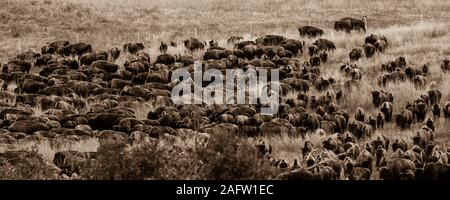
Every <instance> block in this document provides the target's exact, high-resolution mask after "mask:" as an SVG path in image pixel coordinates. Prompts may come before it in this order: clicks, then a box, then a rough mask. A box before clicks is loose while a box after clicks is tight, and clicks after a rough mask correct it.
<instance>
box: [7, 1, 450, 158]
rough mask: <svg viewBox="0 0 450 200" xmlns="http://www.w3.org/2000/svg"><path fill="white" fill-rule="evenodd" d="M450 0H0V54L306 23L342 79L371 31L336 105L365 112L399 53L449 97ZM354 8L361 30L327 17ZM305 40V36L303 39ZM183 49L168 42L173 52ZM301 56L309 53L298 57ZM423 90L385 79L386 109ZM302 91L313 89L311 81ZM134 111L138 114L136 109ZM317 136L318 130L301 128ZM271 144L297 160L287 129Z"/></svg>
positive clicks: (443, 129)
mask: <svg viewBox="0 0 450 200" xmlns="http://www.w3.org/2000/svg"><path fill="white" fill-rule="evenodd" d="M449 10H450V1H448V0H433V1H420V0H399V1H388V0H372V1H365V0H353V1H347V0H315V1H309V0H247V1H239V0H231V1H225V0H190V1H185V0H153V1H146V0H97V1H89V0H54V1H50V0H2V1H0V62H1V63H4V62H6V61H7V60H8V58H10V57H12V56H13V55H16V54H18V53H20V52H23V51H26V50H29V49H30V50H35V51H38V50H39V47H40V46H42V45H43V44H44V43H45V42H49V41H55V40H59V39H67V40H69V41H71V42H77V41H79V42H87V43H91V44H93V46H94V48H95V49H103V50H106V49H107V48H111V47H115V46H117V47H120V46H121V45H122V44H124V43H126V42H143V43H144V44H145V45H146V47H150V48H149V49H147V50H146V51H148V52H150V53H151V56H152V58H154V57H156V56H157V54H156V52H157V48H158V44H159V42H160V41H162V40H165V41H167V40H175V41H178V42H179V41H181V40H182V39H184V38H187V37H189V36H195V37H198V38H201V39H203V40H210V39H216V40H219V42H220V43H221V44H222V45H223V46H226V40H227V38H228V37H229V36H231V35H241V36H245V37H246V38H248V39H253V38H255V37H257V36H261V35H263V34H272V33H273V34H282V35H285V36H287V37H289V38H295V39H300V36H299V34H298V31H297V29H298V27H299V26H301V25H308V24H310V25H313V26H317V27H320V28H323V29H324V30H325V32H326V33H325V35H324V36H323V37H324V38H327V39H329V40H331V41H333V42H334V43H335V44H336V46H337V49H336V51H334V53H333V54H331V55H330V57H329V62H328V63H326V64H325V65H323V66H322V67H321V69H323V72H322V73H323V74H325V76H333V77H335V78H336V79H337V80H338V82H339V83H342V82H343V81H344V77H343V74H341V73H340V72H339V65H340V64H341V63H344V62H349V58H348V52H350V50H351V49H353V48H355V47H358V46H362V45H363V44H364V38H365V37H366V36H367V35H369V34H371V33H379V34H383V35H385V36H386V37H387V38H388V41H389V44H390V46H389V48H388V49H387V51H386V52H385V53H383V54H377V55H376V56H374V57H373V58H370V59H365V58H363V59H362V60H360V61H358V62H357V64H358V66H360V67H361V68H362V70H363V74H364V78H363V80H362V82H361V85H362V87H360V88H359V89H357V91H355V92H353V93H351V94H348V95H347V96H346V100H345V102H344V103H343V105H341V107H342V108H344V109H346V110H347V111H349V112H351V113H353V111H355V110H356V108H357V107H362V108H364V109H365V110H366V111H367V112H368V113H369V114H374V113H375V112H376V109H375V108H374V107H373V105H372V103H371V96H370V91H371V90H372V89H377V88H378V86H377V85H376V81H377V80H376V79H377V76H378V74H380V72H379V69H380V66H381V63H385V62H387V61H389V60H394V59H395V58H396V57H398V56H405V58H406V60H407V62H408V63H409V64H410V65H412V66H421V65H423V64H429V66H430V71H431V75H429V77H428V80H427V82H428V83H430V82H434V83H435V84H436V86H437V88H438V89H440V90H441V91H442V92H443V98H442V99H443V102H445V101H447V100H450V89H449V85H450V75H449V74H446V75H445V74H442V73H441V71H440V68H439V64H440V62H441V61H442V60H443V59H444V58H445V57H450V23H448V22H449V21H450V12H449ZM346 16H353V17H355V18H360V17H362V16H367V17H368V31H367V33H366V34H364V33H352V34H351V35H348V34H345V33H337V32H335V31H334V30H333V29H332V28H333V23H334V21H335V20H337V19H339V18H342V17H346ZM302 40H305V41H306V43H307V44H311V43H312V42H313V40H312V39H306V38H302ZM182 49H183V48H181V47H179V48H177V49H172V50H170V51H172V53H173V52H181V51H182ZM302 58H303V59H306V58H307V56H306V55H304V56H303V57H302ZM429 89H430V84H428V85H427V87H426V88H424V89H416V88H415V87H414V85H413V84H412V83H410V82H408V83H401V84H391V85H388V86H387V87H386V88H385V90H386V91H388V92H391V93H393V95H394V97H395V101H394V108H395V110H394V113H395V112H397V111H399V110H400V109H401V108H403V107H404V106H405V105H406V103H407V102H412V101H414V100H415V99H416V98H417V97H419V96H420V94H424V93H426V92H427V91H428V90H429ZM309 93H310V94H319V92H317V91H315V90H312V91H310V92H309ZM145 116H146V114H145V113H143V114H142V113H141V116H138V118H144V117H145ZM436 121H437V130H436V135H437V140H438V141H439V143H441V144H442V145H443V146H444V147H447V146H448V145H450V122H449V121H445V120H444V119H439V120H436ZM420 126H421V125H420V124H416V125H415V126H414V128H412V129H411V130H409V131H400V130H399V129H398V128H397V127H395V125H394V124H388V125H387V126H386V127H387V128H385V129H383V130H382V131H378V133H380V134H385V135H388V137H390V138H398V137H405V138H410V137H411V136H412V135H414V134H415V131H414V130H415V129H416V128H420ZM308 137H309V138H310V139H311V140H312V141H315V143H317V144H318V143H319V141H320V140H321V139H323V138H322V137H325V136H319V135H315V134H311V135H309V136H308ZM264 139H266V140H268V141H269V143H271V144H272V145H273V146H274V149H275V151H274V157H282V158H285V159H286V160H287V161H288V162H292V161H293V159H295V158H297V159H299V160H300V151H301V150H300V148H301V146H302V145H303V140H302V139H299V138H289V137H287V136H281V137H275V138H264ZM33 146H37V147H38V148H39V152H40V153H42V154H44V157H45V158H46V159H48V160H50V159H51V158H52V157H53V154H54V153H55V150H54V149H55V148H53V147H52V146H51V144H50V143H48V142H41V143H39V144H38V145H29V144H23V145H22V147H24V148H32V147H33ZM97 146H98V144H97V143H96V142H95V141H87V142H82V143H78V144H75V145H68V146H62V147H59V148H57V149H58V150H61V149H75V150H80V151H93V150H95V148H96V147H97Z"/></svg>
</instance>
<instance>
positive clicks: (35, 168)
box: [0, 150, 61, 180]
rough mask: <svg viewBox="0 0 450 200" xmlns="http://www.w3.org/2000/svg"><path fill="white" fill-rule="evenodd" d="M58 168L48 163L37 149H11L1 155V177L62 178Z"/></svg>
mask: <svg viewBox="0 0 450 200" xmlns="http://www.w3.org/2000/svg"><path fill="white" fill-rule="evenodd" d="M60 178H61V176H59V174H58V169H56V168H54V167H52V165H51V164H49V163H46V162H45V161H44V159H43V158H42V156H41V155H40V154H38V152H37V151H35V150H32V151H11V152H5V153H4V154H3V156H1V157H0V179H3V180H49V179H60Z"/></svg>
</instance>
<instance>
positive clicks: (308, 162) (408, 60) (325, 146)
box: [0, 0, 450, 180]
mask: <svg viewBox="0 0 450 200" xmlns="http://www.w3.org/2000/svg"><path fill="white" fill-rule="evenodd" d="M449 11H450V1H448V0H433V1H419V0H398V1H388V0H372V1H365V0H353V1H347V0H315V1H308V0H246V1H238V0H228V1H226V0H189V1H185V0H153V1H146V0H96V1H90V0H53V1H51V0H2V1H1V2H0V63H1V65H0V68H1V69H2V73H1V76H0V97H1V99H0V152H1V153H0V179H274V178H275V179H321V180H324V179H333V180H334V179H345V180H348V179H371V180H374V179H402V180H405V179H431V177H432V178H436V177H438V178H439V179H448V178H449V177H450V176H449V171H448V170H449V169H450V168H449V163H448V160H449V159H450V152H449V150H450V148H449V145H450V70H449V69H448V67H449V64H448V58H450V23H448V22H449V21H450V12H449ZM364 16H366V20H361V19H362V18H363V17H364ZM344 17H352V18H354V19H352V20H354V21H352V23H350V24H349V25H348V26H347V25H346V22H347V21H345V20H341V25H340V27H341V30H337V29H339V28H336V21H339V20H340V19H343V18H344ZM344 21H345V23H344ZM363 21H364V22H363ZM353 22H354V23H353ZM362 23H364V24H363V25H361V24H362ZM355 24H356V25H355ZM302 26H313V27H316V28H318V29H320V30H321V31H322V32H323V33H321V34H318V35H314V36H312V34H313V33H307V34H300V32H301V31H300V30H299V28H300V27H302ZM342 27H343V28H342ZM362 27H364V29H365V31H363V30H362V29H363V28H362ZM344 29H346V30H348V31H349V33H347V32H346V30H344ZM350 29H351V30H350ZM314 33H318V31H316V32H314ZM231 36H240V37H241V38H239V39H237V41H230V40H229V38H230V37H231ZM188 38H190V39H189V42H188V43H187V42H185V41H186V39H188ZM278 38H282V39H278ZM368 38H369V39H370V38H372V39H374V41H373V42H371V41H369V40H368ZM193 39H198V41H200V43H199V44H198V46H201V47H197V46H195V45H194V44H195V42H196V40H193ZM290 39H291V40H290ZM320 39H326V40H327V41H328V42H331V43H332V45H330V44H329V43H327V44H324V46H326V47H323V45H322V44H321V43H320ZM277 40H280V41H277ZM317 40H319V42H317ZM55 41H67V42H68V43H67V44H62V43H61V44H58V45H62V46H63V47H60V46H58V45H56V44H55V45H53V43H52V42H55ZM210 41H212V42H210ZM214 41H216V42H217V43H214ZM243 41H252V42H253V43H251V44H250V43H249V45H244V46H242V47H239V45H236V44H240V42H243ZM162 42H164V45H165V49H164V45H163V43H162ZM171 42H173V43H175V44H176V45H171V44H169V43H171ZM203 42H204V43H203ZM69 43H70V45H72V44H83V45H86V46H83V48H84V47H87V48H88V49H89V50H86V51H84V50H83V51H82V52H76V51H78V50H73V51H69V50H67V49H68V48H69V47H71V46H70V45H69ZM127 43H128V45H129V46H127V47H125V46H124V45H125V44H127ZM136 44H142V45H143V46H144V47H143V48H139V47H138V50H137V51H136V52H132V50H131V49H132V47H135V46H132V45H136ZM52 45H53V46H52ZM88 45H89V46H88ZM297 47H298V48H297ZM50 48H51V49H52V50H53V51H52V52H50V51H48V52H47V50H48V49H50ZM252 48H254V51H253V49H252ZM314 48H316V49H317V50H316V51H315V52H314ZM371 48H373V52H372V53H370V51H371ZM58 49H60V50H61V52H58ZM113 49H117V50H118V51H119V54H118V55H117V57H116V58H114V52H113V51H111V50H113ZM280 49H282V50H280ZM31 51H32V52H36V53H38V54H39V55H37V54H34V53H33V54H30V52H31ZM100 51H104V53H105V54H106V57H104V58H103V57H102V58H99V59H94V58H93V57H96V56H98V55H100V54H101V52H100ZM127 51H128V52H127ZM294 51H298V53H297V52H294ZM229 52H231V53H229ZM258 52H261V53H258ZM280 52H282V53H280ZM95 53H97V54H95ZM94 54H95V55H94ZM18 55H23V56H22V57H21V56H18ZM30 55H32V56H31V58H30ZM45 55H46V56H47V57H48V58H47V57H45ZM224 55H225V56H224ZM325 55H326V56H325ZM21 58H25V59H21ZM86 59H87V60H86ZM89 59H91V61H89ZM172 59H173V62H172ZM445 59H447V62H446V61H445ZM102 60H104V61H102ZM194 60H195V61H202V64H203V65H205V66H206V67H210V68H217V69H220V70H223V69H237V68H239V69H241V68H242V69H249V68H251V67H248V66H249V65H250V66H253V67H259V66H255V64H254V63H258V64H259V65H261V66H264V67H265V68H271V69H280V70H281V71H282V72H283V73H284V74H283V77H282V78H280V86H282V87H281V88H282V92H281V93H280V95H281V97H280V100H281V101H280V102H279V105H280V110H279V112H278V113H276V114H274V115H272V116H270V117H268V116H261V115H259V114H258V112H259V110H258V109H259V108H257V106H255V105H217V106H216V107H214V106H210V105H195V106H190V105H174V104H173V102H172V100H170V91H171V89H172V88H173V87H174V82H173V81H170V79H171V77H170V75H171V72H173V71H174V70H175V69H178V68H186V69H191V68H192V65H193V61H194ZM15 61H23V62H15ZM445 63H447V64H445ZM27 64H28V65H29V66H30V67H29V68H28V69H25V70H24V68H26V66H28V65H27ZM266 65H267V66H269V67H266ZM24 66H25V67H24ZM298 82H300V83H301V84H303V85H301V86H299V85H298ZM374 91H378V95H376V96H377V97H375V95H374ZM249 110H250V111H249ZM389 115H391V116H392V117H391V118H392V119H388V118H389V117H388V116H389ZM378 117H379V118H380V119H378ZM341 118H342V119H343V120H344V121H343V122H342V121H341ZM361 118H362V119H361ZM380 124H382V125H380ZM16 158H20V159H19V160H22V161H17V162H16V161H11V160H15V159H16ZM393 166H394V167H393ZM397 166H401V167H402V168H401V170H403V171H401V173H398V172H395V170H392V169H393V168H395V167H397ZM438 169H439V170H438Z"/></svg>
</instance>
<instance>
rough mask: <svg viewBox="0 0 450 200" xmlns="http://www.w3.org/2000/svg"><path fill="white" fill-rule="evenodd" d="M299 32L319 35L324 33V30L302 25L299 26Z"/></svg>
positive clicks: (311, 35)
mask: <svg viewBox="0 0 450 200" xmlns="http://www.w3.org/2000/svg"><path fill="white" fill-rule="evenodd" d="M298 32H299V33H300V36H302V37H303V36H308V37H319V36H322V35H323V33H324V32H323V30H322V29H320V28H316V27H313V26H302V27H300V28H298Z"/></svg>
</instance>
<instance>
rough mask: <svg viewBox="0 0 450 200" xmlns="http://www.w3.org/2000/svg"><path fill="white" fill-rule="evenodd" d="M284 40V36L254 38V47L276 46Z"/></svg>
mask: <svg viewBox="0 0 450 200" xmlns="http://www.w3.org/2000/svg"><path fill="white" fill-rule="evenodd" d="M284 40H286V38H285V37H284V36H281V35H264V36H262V37H259V38H256V45H258V46H277V45H280V44H281V43H283V41H284Z"/></svg>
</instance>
